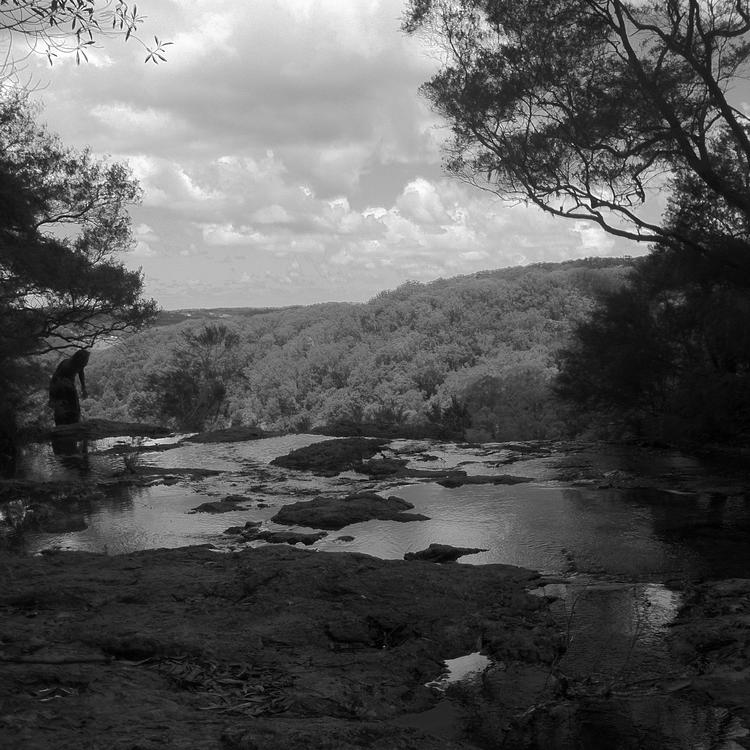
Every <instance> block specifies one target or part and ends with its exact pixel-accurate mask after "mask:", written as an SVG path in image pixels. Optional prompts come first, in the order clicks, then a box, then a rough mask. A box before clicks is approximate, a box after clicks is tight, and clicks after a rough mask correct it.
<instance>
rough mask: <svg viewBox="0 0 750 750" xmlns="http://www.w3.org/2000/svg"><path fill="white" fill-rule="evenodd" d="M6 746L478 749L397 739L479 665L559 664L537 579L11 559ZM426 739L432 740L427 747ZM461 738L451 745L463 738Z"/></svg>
mask: <svg viewBox="0 0 750 750" xmlns="http://www.w3.org/2000/svg"><path fill="white" fill-rule="evenodd" d="M0 564H2V566H3V571H4V579H3V580H4V584H3V587H2V589H1V590H0V612H1V613H2V617H1V618H0V622H1V623H2V624H1V625H0V746H2V747H8V748H11V747H12V748H16V747H17V748H21V747H23V748H26V749H27V750H37V749H39V750H41V748H49V747H56V748H81V747H112V748H134V747H140V748H151V747H159V746H164V747H175V748H201V749H210V748H227V747H231V748H260V747H263V748H266V747H269V748H270V747H273V748H290V749H291V748H300V747H305V748H311V749H312V750H315V749H316V748H319V749H321V750H322V749H323V748H334V747H335V748H344V749H346V748H359V747H376V748H382V749H383V750H386V749H390V748H401V747H403V748H413V749H414V750H432V749H433V748H434V749H435V750H437V748H454V749H455V750H458V749H460V748H465V749H467V750H468V748H472V747H475V745H474V744H473V743H472V742H470V741H469V740H468V739H465V738H463V737H461V731H462V728H461V727H459V731H458V733H457V734H456V732H455V730H456V728H455V727H453V732H454V735H455V737H454V738H453V739H451V738H447V737H445V736H443V735H442V734H441V730H440V729H439V727H438V728H435V729H433V730H429V728H428V730H425V729H416V728H414V727H413V726H408V722H407V725H402V724H401V723H399V719H402V718H403V717H405V716H407V717H408V716H414V715H422V713H423V712H426V711H428V710H429V709H430V708H431V707H433V706H434V705H435V704H436V703H437V702H438V700H439V697H438V696H435V695H434V694H433V693H431V692H430V690H429V689H427V688H426V687H424V684H425V683H426V682H428V681H430V680H431V679H434V678H435V677H436V676H438V675H439V673H440V672H441V671H442V668H443V659H445V658H451V657H455V656H458V655H461V654H464V653H467V652H469V651H471V650H473V649H474V648H475V647H476V644H477V642H481V643H482V646H483V649H484V650H486V652H487V653H488V654H490V655H491V656H492V657H493V658H495V659H497V660H499V661H502V662H503V663H506V664H518V665H519V669H521V670H523V669H525V668H529V669H537V668H538V667H539V665H540V664H543V663H548V662H550V661H551V660H552V659H553V658H554V655H555V653H556V649H557V643H558V641H557V636H556V634H555V631H554V627H553V625H552V623H551V622H550V621H549V619H548V618H547V615H546V612H545V609H544V606H543V605H542V604H541V603H540V601H539V600H538V599H536V598H535V597H532V596H529V595H528V594H526V593H525V591H524V587H526V586H528V585H530V583H531V581H533V580H534V578H535V574H533V573H531V572H529V571H526V570H522V569H519V568H514V567H511V566H504V565H491V566H483V567H481V568H477V567H472V566H462V565H450V566H436V565H432V564H430V563H422V562H419V561H415V562H410V563H406V562H403V561H384V560H378V559H376V558H372V557H368V556H365V555H358V554H346V553H337V554H333V553H323V552H320V553H310V552H305V551H303V550H296V549H293V548H290V547H286V546H285V547H277V546H274V547H270V546H267V547H261V548H258V549H252V550H244V551H242V552H240V553H236V554H225V555H217V554H215V553H213V552H212V551H210V550H209V549H207V548H204V547H192V548H183V549H179V550H157V551H151V552H141V553H135V554H130V555H124V556H120V557H104V556H99V555H92V554H85V553H55V554H47V555H43V556H40V557H31V558H27V557H12V556H3V557H2V558H1V559H0ZM433 732H436V733H433ZM456 737H457V738H456Z"/></svg>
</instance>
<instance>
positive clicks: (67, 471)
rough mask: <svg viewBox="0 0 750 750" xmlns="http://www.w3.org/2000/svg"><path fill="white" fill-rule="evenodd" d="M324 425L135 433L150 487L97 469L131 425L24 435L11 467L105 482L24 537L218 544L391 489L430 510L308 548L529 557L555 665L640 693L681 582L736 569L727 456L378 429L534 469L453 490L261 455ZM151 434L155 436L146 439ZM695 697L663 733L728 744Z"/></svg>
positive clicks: (734, 472)
mask: <svg viewBox="0 0 750 750" xmlns="http://www.w3.org/2000/svg"><path fill="white" fill-rule="evenodd" d="M323 439H326V438H324V437H321V436H314V435H288V436H283V437H274V438H267V439H261V440H255V441H248V442H241V443H217V444H191V443H181V444H176V442H175V441H176V438H175V439H172V442H171V443H170V439H166V440H164V441H142V442H141V443H139V445H140V446H141V448H142V452H140V453H138V454H137V458H136V459H135V465H132V464H131V469H134V470H135V471H136V472H138V471H143V472H145V473H147V472H148V470H149V469H163V470H171V471H174V477H173V478H169V477H167V480H168V483H166V484H165V483H162V481H161V480H159V481H158V482H155V483H154V484H152V485H151V486H129V485H127V484H122V483H117V482H114V481H112V483H109V482H110V480H112V478H113V477H114V476H115V475H117V474H118V473H122V470H123V466H124V459H123V456H122V455H121V454H117V453H116V452H112V451H113V449H116V448H117V447H118V444H123V445H124V444H126V443H128V442H129V440H130V439H128V440H126V439H122V440H112V439H110V440H102V441H98V442H97V443H94V444H91V445H90V446H89V452H88V455H87V456H86V457H85V458H79V459H78V460H65V461H61V460H60V459H59V458H58V457H56V456H54V455H53V453H52V451H51V449H50V448H49V447H48V446H35V447H33V448H30V449H29V450H28V451H27V452H26V454H25V455H24V456H23V460H22V462H21V476H23V477H28V478H34V479H37V480H50V481H56V480H60V481H63V480H65V481H70V480H72V481H81V480H84V481H86V482H99V483H101V482H104V483H105V484H104V485H103V486H104V488H105V489H104V494H103V497H102V498H101V500H100V501H98V502H96V503H95V507H93V508H92V509H91V512H89V513H86V514H85V515H84V518H83V519H82V520H83V523H81V524H79V529H80V530H76V531H61V532H58V533H39V532H28V533H26V534H25V535H24V540H23V545H24V551H26V552H28V553H37V552H40V551H41V550H44V549H49V548H60V549H70V550H87V551H93V552H104V553H107V554H118V553H125V552H131V551H135V550H140V549H149V548H156V547H178V546H184V545H187V544H211V545H214V547H215V548H216V549H217V551H227V550H231V549H235V548H238V547H240V546H242V545H241V544H240V543H238V541H237V537H236V536H228V535H227V534H225V533H224V531H225V530H226V529H227V528H228V527H231V526H242V525H244V524H245V523H246V522H247V521H260V522H261V523H262V527H263V528H268V529H271V530H280V529H282V528H283V529H288V528H289V527H279V526H276V525H275V524H274V523H272V522H271V521H270V518H271V517H272V516H274V515H275V514H276V513H277V511H278V509H279V507H280V506H281V505H283V504H286V503H290V502H295V501H298V500H301V499H310V498H312V497H315V496H317V495H320V494H332V493H336V494H350V493H352V492H355V491H360V490H375V491H377V492H379V493H381V494H384V495H396V496H398V497H400V498H403V499H404V500H407V501H408V502H410V503H412V504H413V505H414V511H413V512H415V513H421V514H424V515H425V516H428V517H429V520H427V521H415V522H409V523H399V522H394V521H368V522H366V523H358V524H353V525H351V526H347V527H345V528H343V529H341V530H340V531H336V532H329V534H328V535H327V536H326V537H325V538H323V539H321V540H320V541H319V542H317V543H316V544H315V545H313V546H312V547H311V548H310V549H312V550H326V551H356V552H363V553H367V554H370V555H374V556H377V557H381V558H392V559H400V558H403V556H404V554H405V553H407V552H415V551H418V550H421V549H424V548H426V547H427V546H428V545H429V544H431V543H441V544H450V545H454V546H460V547H475V548H482V549H485V550H486V551H485V552H481V553H478V554H474V555H468V556H465V557H462V558H461V559H460V562H459V564H465V565H483V564H487V563H504V564H510V565H518V566H523V567H526V568H531V569H534V570H537V571H539V572H540V573H541V574H542V576H543V579H542V582H541V585H540V586H539V588H538V589H537V590H536V591H534V592H533V593H535V594H538V595H540V596H546V597H548V599H549V600H550V601H551V607H552V611H553V612H554V613H555V614H556V616H557V617H558V618H559V621H560V624H561V627H562V628H563V629H564V630H565V631H566V632H567V635H568V641H569V642H568V651H567V654H566V655H565V657H564V658H563V660H562V662H561V664H560V665H559V667H560V670H561V671H563V672H564V673H565V674H566V675H568V676H569V677H570V679H572V680H576V679H579V680H583V679H587V680H589V681H591V680H594V681H598V683H599V684H602V685H610V686H611V687H612V689H613V690H620V691H621V692H622V693H623V694H627V695H629V696H631V697H632V696H636V697H637V698H641V697H642V698H643V699H644V700H645V701H648V700H650V699H649V695H650V691H653V690H654V687H653V685H654V684H655V682H656V681H657V680H659V679H663V678H664V677H665V675H670V674H672V673H675V674H676V673H677V672H678V671H679V670H678V665H676V664H673V663H672V661H671V657H670V655H669V652H668V649H667V647H666V644H665V638H664V635H665V633H666V632H667V629H668V626H669V623H670V622H671V621H672V619H673V618H674V617H675V615H676V613H677V610H678V609H679V607H680V604H681V601H682V593H681V592H682V591H683V589H684V587H685V585H686V584H688V583H690V582H693V581H699V580H707V579H712V578H729V577H746V576H747V571H748V570H749V569H750V544H747V539H748V535H749V534H750V498H749V497H748V495H747V494H746V492H745V488H746V487H747V477H746V475H745V473H744V471H743V469H742V467H740V466H739V465H736V464H733V463H731V462H725V463H723V464H721V463H713V464H708V463H706V462H701V461H699V460H697V459H695V458H691V457H688V456H686V455H683V454H681V453H679V452H676V451H669V450H663V451H655V450H646V449H641V448H637V447H622V446H609V445H587V444H567V445H553V444H546V443H544V444H534V443H523V444H484V445H481V446H480V445H456V444H450V443H439V442H434V441H418V442H417V441H405V440H397V441H393V442H392V443H390V445H389V446H388V448H389V450H388V452H387V453H388V455H398V456H400V457H401V458H407V457H408V458H409V459H410V462H409V467H411V468H418V469H440V470H445V469H449V468H458V469H461V470H463V471H466V472H467V473H468V474H469V475H472V474H475V475H485V476H486V475H492V474H512V475H515V476H522V477H528V478H531V479H532V481H530V482H527V483H523V484H513V485H507V484H497V485H495V484H467V485H463V486H460V487H456V488H452V489H449V488H445V487H442V486H440V485H438V484H437V483H435V482H431V481H429V480H426V479H408V480H404V479H399V480H384V481H374V480H372V479H370V478H368V477H366V476H364V475H359V474H356V473H354V472H347V473H344V474H340V475H338V476H337V477H333V478H321V477H317V476H313V475H312V474H310V473H308V472H295V471H290V470H285V469H280V468H277V467H275V466H271V465H270V461H271V460H272V459H273V458H275V457H276V456H280V455H284V454H286V453H288V452H289V451H291V450H293V449H294V448H298V447H301V446H304V445H308V444H311V443H313V442H315V441H318V440H323ZM159 443H161V444H160V445H158V447H159V448H160V450H158V451H155V450H149V448H153V447H155V446H156V445H157V444H159ZM173 443H175V444H174V446H173V447H171V446H172V444H173ZM188 467H189V468H190V469H206V470H213V471H218V472H220V473H218V474H216V475H214V476H207V477H199V478H195V477H194V478H189V477H185V476H182V475H180V473H179V472H178V471H177V470H178V469H180V468H183V469H184V468H188ZM227 495H241V496H242V497H243V501H242V502H240V503H238V505H237V506H236V508H235V509H233V510H232V511H231V512H227V513H220V514H210V513H205V512H192V511H193V510H194V509H195V508H196V507H197V506H199V505H201V504H202V503H206V502H207V501H210V500H219V499H222V498H223V497H226V496H227ZM84 525H85V528H80V527H82V526H84ZM293 530H299V531H309V529H302V528H293ZM249 544H250V545H254V544H257V542H250V543H249ZM485 666H486V665H483V666H482V669H483V668H485ZM693 709H694V707H691V706H688V705H682V706H681V705H680V702H679V701H672V702H671V703H670V709H669V711H670V712H671V713H670V718H669V721H671V722H674V723H675V726H682V727H683V728H682V729H681V730H675V732H676V734H677V735H679V738H678V740H676V742H677V743H678V744H676V745H675V747H683V746H684V747H690V748H695V749H696V750H698V749H700V748H714V747H715V748H731V747H733V744H732V742H731V739H727V735H726V727H724V729H722V730H721V733H723V734H722V736H721V737H718V736H717V733H719V730H718V729H717V727H719V726H723V725H722V721H723V718H724V717H723V715H722V714H721V712H720V711H712V710H711V709H710V708H706V710H705V711H704V713H703V715H702V716H698V717H696V715H695V712H694V710H693ZM650 710H653V707H652V708H651V709H650ZM665 710H666V709H665ZM682 741H684V742H685V743H688V744H684V745H683V744H679V743H680V742H682Z"/></svg>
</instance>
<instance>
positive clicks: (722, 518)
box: [26, 435, 750, 581]
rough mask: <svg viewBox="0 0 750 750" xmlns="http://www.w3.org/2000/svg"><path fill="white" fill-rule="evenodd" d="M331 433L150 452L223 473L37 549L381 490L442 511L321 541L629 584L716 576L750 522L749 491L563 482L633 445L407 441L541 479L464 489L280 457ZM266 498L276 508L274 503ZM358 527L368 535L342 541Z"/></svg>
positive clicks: (154, 492) (102, 460)
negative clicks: (560, 448) (530, 451)
mask: <svg viewBox="0 0 750 750" xmlns="http://www.w3.org/2000/svg"><path fill="white" fill-rule="evenodd" d="M325 439H327V438H325V437H323V436H313V435H286V436H281V437H276V438H268V439H264V440H254V441H246V442H239V443H216V444H197V443H192V444H191V443H187V444H183V445H180V446H177V447H175V448H173V449H169V450H164V451H159V452H143V453H142V454H140V458H139V461H140V464H141V465H142V466H144V467H146V468H147V467H149V466H150V467H157V468H162V469H170V468H197V469H201V468H203V469H213V470H219V471H221V472H222V473H221V474H219V475H218V476H215V477H208V478H205V479H200V480H183V481H180V482H179V483H178V484H175V485H170V486H164V485H156V486H153V487H147V488H121V487H120V488H117V489H112V490H106V492H108V494H109V495H110V497H108V498H107V499H106V500H104V501H102V502H100V503H97V505H96V507H95V510H94V511H93V513H91V514H90V515H89V516H87V518H86V523H87V524H88V526H89V528H88V529H86V530H85V531H81V532H71V533H68V534H62V535H48V534H37V535H29V540H28V541H29V546H30V549H31V550H32V551H33V550H37V549H41V548H44V547H48V546H53V545H60V546H62V547H69V548H74V549H89V550H92V551H103V550H104V549H105V547H106V549H107V550H108V551H109V552H111V553H115V552H125V551H131V550H135V549H142V548H144V547H175V546H181V545H185V544H195V543H217V544H221V545H223V546H227V545H235V544H237V543H238V542H237V538H236V537H228V536H226V535H224V534H223V531H224V530H225V529H226V528H228V527H229V526H242V525H244V523H245V522H246V521H251V520H252V521H261V522H263V523H264V525H265V526H268V527H270V528H274V526H275V525H274V524H270V522H269V519H270V518H271V517H272V516H273V515H275V513H276V512H277V510H278V507H279V506H280V505H282V504H284V503H288V502H294V501H296V500H307V499H310V498H311V497H314V496H315V495H316V494H320V493H326V494H327V493H334V494H347V493H350V492H353V491H357V490H363V489H373V488H374V489H378V490H379V491H380V492H381V493H382V494H383V495H390V494H393V495H397V496H398V497H402V498H403V499H405V500H407V501H409V502H410V503H412V504H413V505H414V506H415V507H414V511H413V512H415V513H422V514H423V515H426V516H428V517H429V519H430V520H428V521H415V522H408V523H399V522H395V521H369V522H366V523H360V524H354V525H352V526H348V527H345V528H343V529H341V530H340V531H332V532H329V534H328V536H327V537H326V538H324V539H323V540H321V541H320V542H319V543H317V544H316V545H315V548H316V549H324V550H349V551H359V552H365V553H367V554H372V555H376V556H379V557H383V558H401V557H403V555H404V554H405V553H406V552H414V551H417V550H420V549H424V548H426V547H427V546H428V545H429V544H431V543H440V544H452V545H454V546H461V547H479V548H485V549H487V552H482V553H479V554H475V555H470V556H466V557H464V558H462V559H461V562H463V563H470V564H484V563H506V564H512V565H520V566H524V567H529V568H532V569H535V570H539V571H541V572H543V573H549V574H563V575H571V574H588V575H600V574H602V573H605V574H607V575H609V576H614V577H617V578H620V579H627V580H642V581H648V580H655V579H656V580H664V579H666V578H669V577H683V576H686V577H695V576H698V575H709V574H711V572H712V570H714V569H716V568H717V566H720V565H722V564H724V563H727V560H721V559H718V557H717V556H716V553H714V558H713V559H712V557H711V554H712V550H716V549H718V550H721V549H722V546H721V544H719V538H720V535H721V531H722V530H723V529H724V528H725V527H727V528H730V529H731V528H732V527H733V525H736V524H738V523H739V524H740V526H741V527H743V526H742V525H743V524H744V527H743V528H747V526H748V516H750V509H749V508H748V504H747V502H746V501H745V500H744V498H729V499H725V500H724V501H723V502H721V503H717V502H716V501H715V499H711V498H710V497H708V496H705V497H703V496H699V495H693V496H685V495H678V494H669V493H665V492H655V491H648V490H631V491H618V490H597V489H593V488H571V487H570V486H567V487H566V486H564V485H563V484H561V483H560V482H556V481H549V478H550V477H552V476H554V469H555V467H557V466H560V464H566V465H568V466H570V465H580V466H591V465H594V464H596V465H597V467H598V468H597V471H602V472H603V471H607V470H612V469H613V467H614V468H619V469H620V470H630V469H634V468H642V464H643V461H644V458H643V455H642V454H641V453H639V452H637V451H636V452H635V453H634V455H630V453H628V452H623V451H622V450H620V449H618V451H619V452H618V451H613V452H612V454H609V453H605V454H602V453H593V454H590V455H587V454H575V453H570V454H566V455H563V456H561V455H551V456H544V455H538V454H537V455H530V456H522V457H521V459H522V460H521V461H519V462H516V463H512V464H506V463H505V460H506V459H507V458H508V456H509V455H511V451H509V450H508V448H506V447H504V446H501V445H484V446H472V447H467V446H456V445H452V444H444V443H427V442H423V441H422V442H420V443H414V442H408V441H397V442H396V443H394V444H393V445H394V446H395V447H397V448H404V447H406V448H407V450H409V449H412V450H417V453H415V454H414V455H410V456H409V457H410V458H411V459H412V460H411V464H410V465H411V466H414V467H416V468H429V469H437V468H443V469H445V468H452V467H456V466H459V465H460V467H461V468H462V469H464V470H466V471H467V472H468V473H471V474H493V473H494V474H498V473H499V474H505V473H510V474H515V475H527V476H533V477H536V478H537V479H538V480H541V481H536V482H532V483H528V484H516V485H464V486H463V487H458V488H453V489H447V488H444V487H441V486H439V485H437V484H435V483H432V482H415V483H413V484H404V483H403V480H401V482H400V483H395V482H380V483H378V482H373V481H370V480H368V479H367V478H366V477H363V476H361V475H357V474H354V473H353V472H348V473H346V474H343V475H340V476H339V477H334V478H321V477H315V476H313V475H311V474H309V473H307V472H294V471H290V470H285V469H280V468H277V467H273V466H270V465H269V462H270V461H271V460H272V459H273V458H275V457H276V456H279V455H284V454H286V453H288V452H289V451H291V450H293V449H294V448H297V447H300V446H302V445H309V444H311V443H314V442H318V441H320V440H325ZM117 442H118V441H117V440H110V441H98V442H97V444H96V445H95V446H92V449H93V448H96V449H97V450H99V451H101V450H102V449H106V448H108V447H111V446H112V445H113V444H115V443H117ZM120 442H122V441H120ZM149 442H151V441H149ZM155 442H161V441H155ZM419 449H421V454H420V452H419ZM424 453H427V454H429V456H428V460H427V461H424V460H421V459H423V458H424V457H425V456H424ZM432 457H434V458H432ZM26 458H27V459H28V460H27V464H28V465H29V466H30V467H31V468H32V469H33V470H35V471H38V472H39V473H40V474H41V475H42V476H49V475H51V474H53V473H54V471H56V470H57V469H56V467H57V466H59V461H58V459H57V458H56V457H54V456H53V455H52V453H51V451H50V450H49V449H48V448H47V449H46V453H45V452H44V451H42V452H41V453H40V454H39V455H37V456H27V457H26ZM89 460H90V462H91V465H92V467H93V468H94V473H93V476H94V478H96V479H102V478H103V477H106V476H108V475H112V474H113V473H115V472H117V471H121V470H122V468H123V459H122V456H117V455H97V454H96V453H93V454H92V455H90V457H89ZM654 466H655V471H656V472H657V473H659V472H663V471H666V470H667V469H669V467H672V468H673V469H674V468H675V467H676V468H678V469H680V470H682V469H687V470H689V471H694V470H695V462H694V461H692V460H690V459H683V458H681V457H680V456H679V455H678V454H677V455H673V454H668V455H667V456H662V457H661V458H659V457H657V458H656V459H655V460H654ZM622 467H625V468H622ZM229 494H237V495H242V496H246V497H247V498H248V500H247V502H246V503H242V504H241V505H240V506H238V507H237V508H236V509H235V510H233V511H231V512H229V513H222V514H207V513H197V514H190V513H188V511H190V510H191V509H192V508H195V507H196V506H198V505H200V504H201V503H204V502H207V501H209V500H217V499H220V498H222V497H224V496H226V495H229ZM259 504H265V505H268V506H269V507H266V508H261V507H258V505H259ZM700 524H707V526H708V528H709V531H710V537H709V538H710V541H711V544H710V545H708V548H707V549H703V548H700V547H699V546H698V547H696V544H694V543H693V540H691V539H689V538H686V537H685V532H686V530H688V531H689V530H690V529H694V528H696V527H697V526H700ZM344 535H346V536H352V537H354V540H353V541H348V542H343V541H341V540H339V539H338V537H340V536H344ZM748 546H750V545H748ZM726 557H727V558H728V563H729V564H731V565H733V566H735V567H737V568H738V570H744V569H745V567H743V566H746V565H747V564H750V552H746V553H745V554H740V555H739V557H738V555H737V554H736V553H735V554H734V555H732V556H726ZM734 574H738V573H736V572H735V573H734Z"/></svg>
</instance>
